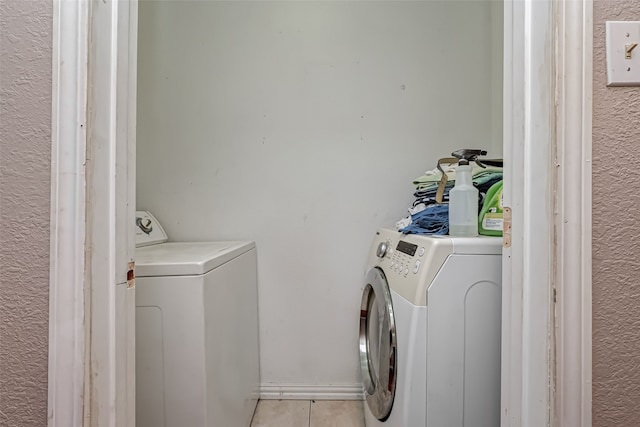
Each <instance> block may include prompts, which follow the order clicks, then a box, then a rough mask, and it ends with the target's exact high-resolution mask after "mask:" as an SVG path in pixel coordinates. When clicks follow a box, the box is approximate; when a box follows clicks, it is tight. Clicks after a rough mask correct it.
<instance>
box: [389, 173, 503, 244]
mask: <svg viewBox="0 0 640 427" xmlns="http://www.w3.org/2000/svg"><path fill="white" fill-rule="evenodd" d="M474 165H475V166H474V169H473V174H474V175H473V177H472V182H473V185H474V186H475V187H476V188H477V189H478V212H480V209H481V208H482V204H483V202H484V198H485V196H486V194H487V191H489V188H491V186H492V185H494V184H495V183H497V182H499V181H501V180H502V168H501V167H496V166H488V167H487V168H482V167H480V166H477V164H475V162H474ZM449 166H451V165H449ZM434 171H436V172H437V173H438V174H440V172H439V171H438V170H437V169H434ZM434 171H428V172H427V173H426V174H425V175H423V176H422V177H419V178H417V179H416V180H414V181H413V184H414V185H416V191H415V192H414V194H413V195H414V197H415V200H414V202H413V204H412V206H411V207H410V208H409V216H406V217H404V218H402V219H401V220H400V221H398V222H397V223H396V229H397V230H399V231H401V232H403V233H405V234H447V233H448V232H449V224H448V220H449V218H448V212H449V211H448V202H449V191H450V190H451V189H452V188H453V187H454V184H455V180H454V179H452V177H453V178H455V173H450V171H449V168H448V167H447V168H445V172H446V173H447V176H448V177H449V180H448V181H447V184H446V186H445V189H444V194H443V197H442V201H443V203H442V204H439V203H438V202H437V201H436V193H437V191H438V183H439V181H440V176H441V175H436V174H435V172H434ZM423 178H424V179H423ZM439 206H446V212H445V210H444V209H435V210H432V209H431V208H434V207H439ZM425 210H427V212H426V213H422V212H423V211H425ZM443 219H444V221H445V222H446V227H443V225H442V220H443ZM445 229H446V231H443V230H445Z"/></svg>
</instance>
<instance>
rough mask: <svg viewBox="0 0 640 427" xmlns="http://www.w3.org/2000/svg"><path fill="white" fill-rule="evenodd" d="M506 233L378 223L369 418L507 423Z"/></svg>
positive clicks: (363, 339)
mask: <svg viewBox="0 0 640 427" xmlns="http://www.w3.org/2000/svg"><path fill="white" fill-rule="evenodd" d="M501 253H502V239H501V238H496V237H473V238H452V237H449V236H419V235H403V234H402V233H398V232H396V231H395V230H387V229H381V230H379V231H378V232H377V233H376V236H375V238H374V240H373V244H372V246H371V251H370V254H369V260H368V273H367V275H366V280H365V285H364V289H363V295H362V306H361V311H360V365H361V368H362V377H363V378H362V379H363V386H364V396H365V399H366V402H365V405H364V406H365V424H366V426H367V427H421V426H424V427H499V426H500V339H501V338H500V335H501V333H500V329H501V277H502V275H501V268H502V257H501Z"/></svg>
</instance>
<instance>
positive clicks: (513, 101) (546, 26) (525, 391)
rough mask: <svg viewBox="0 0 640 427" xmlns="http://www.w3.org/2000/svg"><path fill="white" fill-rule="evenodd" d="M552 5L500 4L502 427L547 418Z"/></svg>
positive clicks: (543, 422)
mask: <svg viewBox="0 0 640 427" xmlns="http://www.w3.org/2000/svg"><path fill="white" fill-rule="evenodd" d="M553 3H554V2H553V0H506V1H505V37H504V42H505V45H504V47H505V48H504V55H505V56H504V103H503V109H504V159H505V169H504V179H505V186H504V193H503V194H504V204H505V206H506V207H508V208H511V212H512V218H511V232H510V233H507V234H506V235H505V242H509V243H508V244H505V248H504V251H503V286H502V289H503V298H502V302H503V305H502V307H503V308H502V326H503V330H502V403H501V406H502V410H501V426H502V427H542V426H548V425H549V424H550V423H551V421H552V399H551V390H552V386H553V366H554V362H553V353H552V350H553V348H552V343H553V340H552V338H551V337H552V331H553V328H552V321H553V310H552V278H553V218H554V216H553V210H552V208H553V203H554V192H553V190H554V188H553V184H554V181H553V177H554V175H555V171H554V168H553V162H552V160H553V150H552V147H553V141H554V133H553V129H554V123H553V120H554V117H553V114H554V101H555V100H554V95H555V93H554V83H555V82H554V73H553V66H554V61H553V59H554V57H553V52H554V47H553V41H554V35H553ZM507 223H508V221H507Z"/></svg>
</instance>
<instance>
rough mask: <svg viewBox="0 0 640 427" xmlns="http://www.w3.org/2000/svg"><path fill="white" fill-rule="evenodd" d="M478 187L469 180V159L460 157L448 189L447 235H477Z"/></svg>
mask: <svg viewBox="0 0 640 427" xmlns="http://www.w3.org/2000/svg"><path fill="white" fill-rule="evenodd" d="M478 206H479V205H478V189H477V188H476V187H474V186H473V182H472V180H471V165H470V164H469V160H467V159H466V158H462V159H460V160H459V162H458V167H457V168H456V183H455V185H454V187H453V188H452V189H451V191H449V235H451V236H477V235H478Z"/></svg>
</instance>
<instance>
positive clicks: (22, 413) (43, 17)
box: [0, 0, 52, 427]
mask: <svg viewBox="0 0 640 427" xmlns="http://www.w3.org/2000/svg"><path fill="white" fill-rule="evenodd" d="M51 48H52V4H51V1H50V0H46V1H44V0H37V1H24V0H2V1H1V2H0V107H1V110H0V425H2V426H3V427H5V426H6V427H14V426H15V427H27V426H37V427H42V426H45V425H46V423H47V342H48V339H47V337H48V321H49V318H48V304H49V302H48V297H49V293H48V288H49V204H50V201H49V200H50V197H49V193H50V189H49V187H50V182H51V179H50V173H51V172H50V171H51V167H50V150H51V130H50V129H51Z"/></svg>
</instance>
